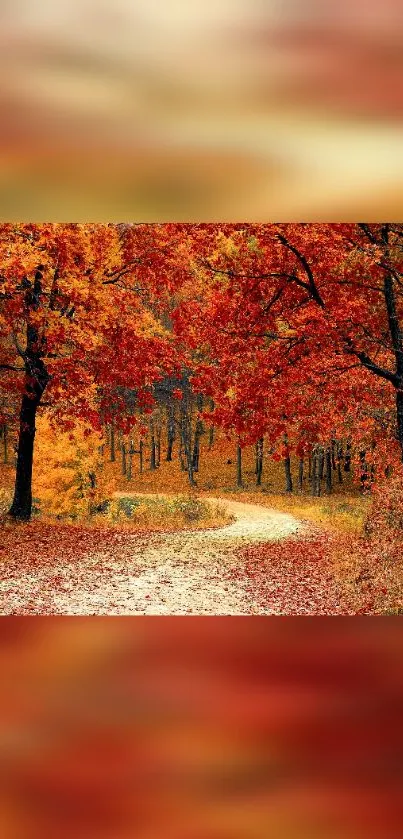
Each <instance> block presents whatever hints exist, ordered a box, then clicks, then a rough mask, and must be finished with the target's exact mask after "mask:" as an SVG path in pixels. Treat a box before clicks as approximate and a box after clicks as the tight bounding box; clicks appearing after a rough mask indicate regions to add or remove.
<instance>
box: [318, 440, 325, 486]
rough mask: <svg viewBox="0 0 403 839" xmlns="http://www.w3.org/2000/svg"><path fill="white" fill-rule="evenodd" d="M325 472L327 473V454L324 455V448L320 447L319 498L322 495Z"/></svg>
mask: <svg viewBox="0 0 403 839" xmlns="http://www.w3.org/2000/svg"><path fill="white" fill-rule="evenodd" d="M324 471H325V453H324V450H323V447H322V446H320V448H319V452H318V483H317V490H318V491H317V495H318V497H319V496H320V495H321V493H322V481H323V475H324Z"/></svg>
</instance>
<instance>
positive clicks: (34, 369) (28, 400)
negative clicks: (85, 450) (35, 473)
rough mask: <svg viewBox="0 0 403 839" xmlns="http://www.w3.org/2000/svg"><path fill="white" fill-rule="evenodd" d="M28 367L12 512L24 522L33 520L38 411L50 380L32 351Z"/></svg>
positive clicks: (10, 511)
mask: <svg viewBox="0 0 403 839" xmlns="http://www.w3.org/2000/svg"><path fill="white" fill-rule="evenodd" d="M26 370H27V384H26V390H25V393H24V394H23V396H22V400H21V410H20V429H19V437H18V448H17V466H16V475H15V486H14V498H13V502H12V505H11V507H10V510H9V515H10V516H11V517H12V518H14V519H19V520H20V521H29V519H30V518H31V513H32V468H33V459H34V441H35V431H36V428H35V420H36V412H37V410H38V406H39V404H40V401H41V398H42V395H43V393H44V391H45V389H46V386H47V384H48V381H49V374H48V372H47V370H46V367H45V365H44V363H43V361H42V359H41V358H38V357H37V356H34V355H32V354H31V355H30V356H29V357H28V360H27V362H26ZM33 374H34V376H35V378H34V379H33Z"/></svg>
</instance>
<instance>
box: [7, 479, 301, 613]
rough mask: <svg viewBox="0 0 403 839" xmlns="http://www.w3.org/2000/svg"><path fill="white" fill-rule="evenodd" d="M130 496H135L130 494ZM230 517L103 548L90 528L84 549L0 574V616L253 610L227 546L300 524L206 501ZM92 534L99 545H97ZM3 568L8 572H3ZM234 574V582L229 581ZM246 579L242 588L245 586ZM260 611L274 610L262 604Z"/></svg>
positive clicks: (253, 508)
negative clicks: (210, 526) (211, 525)
mask: <svg viewBox="0 0 403 839" xmlns="http://www.w3.org/2000/svg"><path fill="white" fill-rule="evenodd" d="M121 495H125V496H127V493H122V494H121ZM133 495H134V496H136V495H138V493H133ZM207 500H209V501H212V502H218V503H220V504H221V505H222V506H223V507H225V509H226V510H227V511H228V512H229V513H230V514H231V515H232V516H233V517H234V518H235V521H234V522H233V523H232V524H230V525H228V526H225V527H220V528H218V529H216V530H199V531H187V532H182V533H175V534H167V535H163V536H161V535H157V536H155V535H154V536H152V537H151V538H150V539H149V540H145V539H144V538H143V539H139V537H138V536H137V535H135V534H130V533H122V534H121V535H120V536H118V537H117V539H118V541H117V544H116V545H114V548H113V550H112V549H105V548H104V547H103V545H102V538H101V537H98V534H97V533H96V532H94V544H93V546H92V548H91V550H90V551H86V552H85V553H84V554H81V555H78V556H77V557H76V558H75V560H74V561H73V560H66V557H63V556H60V561H57V562H56V563H53V564H52V574H51V577H49V568H47V567H46V566H45V567H43V568H40V567H38V568H34V569H33V570H32V571H31V573H28V574H23V575H22V576H21V571H20V573H19V574H18V573H17V571H18V569H17V568H16V571H15V574H12V573H11V575H10V573H8V574H7V577H6V578H5V579H3V580H2V581H1V583H0V613H2V614H10V613H14V614H15V613H16V612H17V613H19V614H25V613H29V614H32V613H40V614H69V615H105V614H107V615H122V614H123V615H144V614H145V615H173V614H176V615H186V614H187V615H188V614H195V615H236V614H237V615H239V614H259V613H262V608H261V607H260V608H258V607H257V605H256V603H255V602H254V597H253V593H251V590H250V581H248V580H246V579H245V578H244V577H243V575H242V569H241V568H239V559H238V558H237V556H236V553H235V550H236V548H238V547H240V546H246V545H248V544H250V543H259V542H260V543H262V542H269V541H277V540H280V539H284V538H286V537H287V536H290V535H292V534H294V533H296V532H297V531H299V530H300V529H301V530H302V528H303V525H302V523H301V522H298V521H297V520H296V519H294V518H293V517H292V516H290V515H286V514H284V513H280V512H277V511H276V510H271V509H267V508H265V507H261V506H259V505H257V504H247V503H244V502H240V501H232V500H227V499H221V498H220V499H218V498H209V499H207ZM98 538H99V544H97V543H98ZM9 571H11V569H9ZM234 572H235V575H236V579H235V580H234ZM248 582H249V585H248ZM263 613H264V614H275V613H276V612H275V611H270V609H265V610H264V611H263Z"/></svg>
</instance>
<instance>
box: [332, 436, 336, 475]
mask: <svg viewBox="0 0 403 839" xmlns="http://www.w3.org/2000/svg"><path fill="white" fill-rule="evenodd" d="M336 451H337V444H336V440H332V445H331V457H332V469H334V470H336Z"/></svg>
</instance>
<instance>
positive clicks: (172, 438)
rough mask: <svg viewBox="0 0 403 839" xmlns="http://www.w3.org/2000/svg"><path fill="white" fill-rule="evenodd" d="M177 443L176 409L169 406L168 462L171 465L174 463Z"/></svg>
mask: <svg viewBox="0 0 403 839" xmlns="http://www.w3.org/2000/svg"><path fill="white" fill-rule="evenodd" d="M174 442H175V417H174V408H173V407H171V406H169V407H168V416H167V455H166V460H167V461H168V462H169V463H171V461H172V451H173V446H174Z"/></svg>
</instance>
